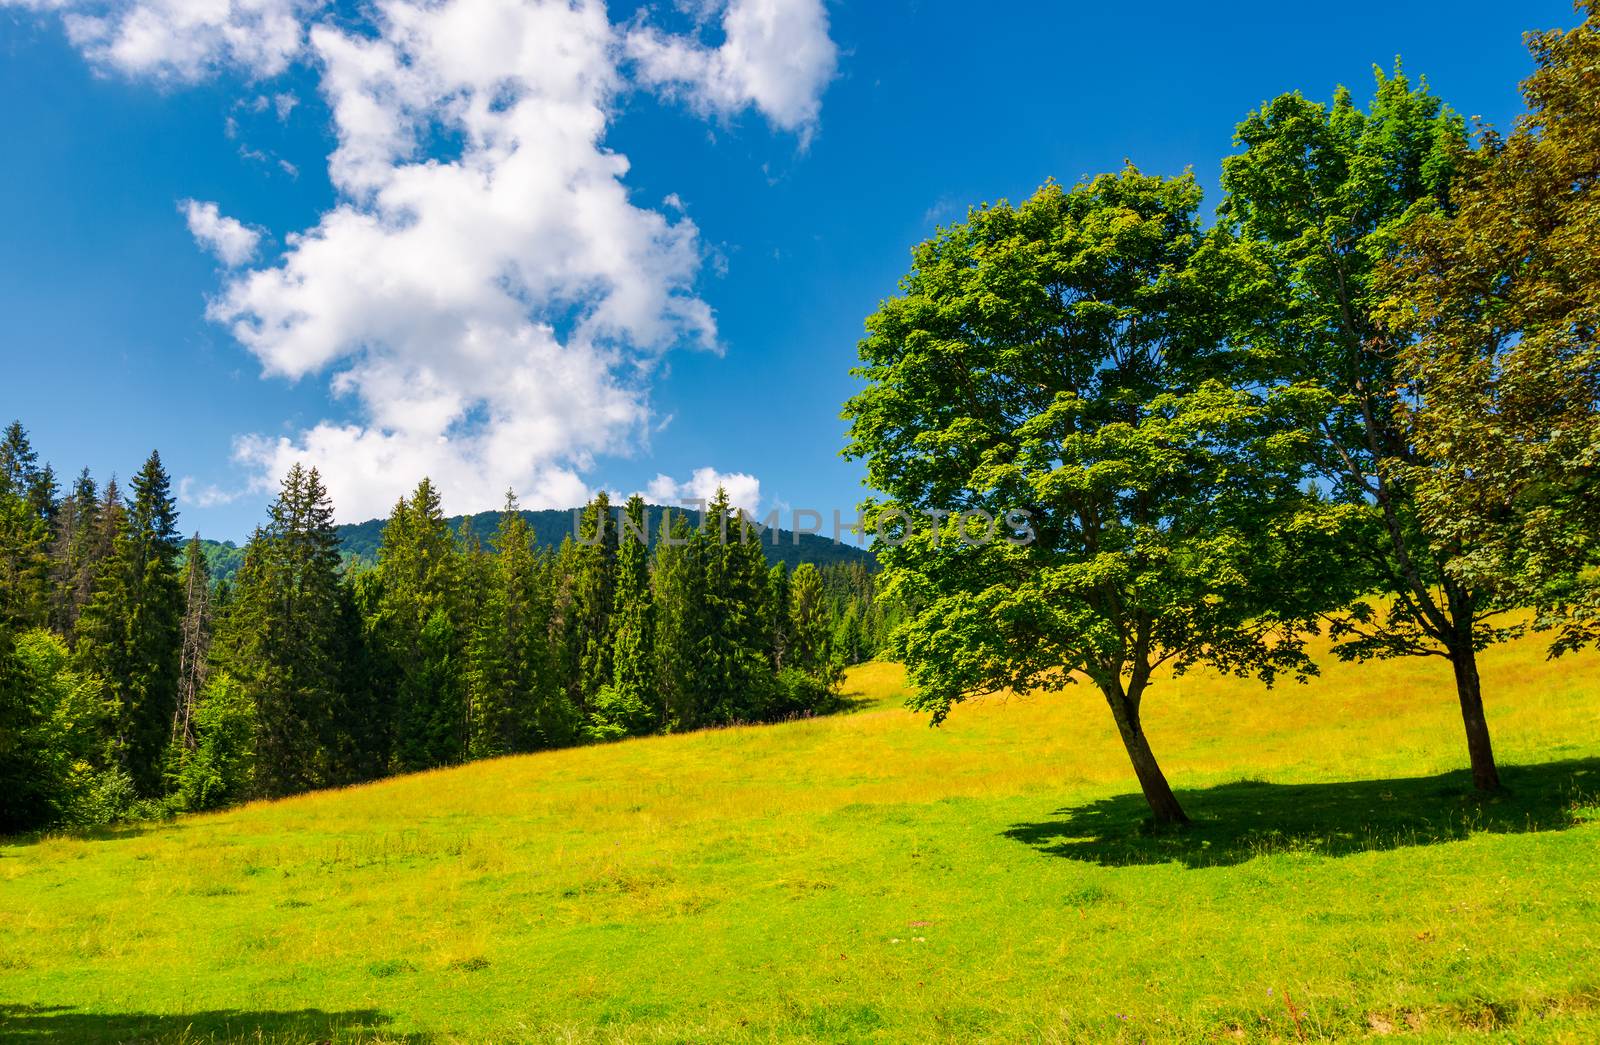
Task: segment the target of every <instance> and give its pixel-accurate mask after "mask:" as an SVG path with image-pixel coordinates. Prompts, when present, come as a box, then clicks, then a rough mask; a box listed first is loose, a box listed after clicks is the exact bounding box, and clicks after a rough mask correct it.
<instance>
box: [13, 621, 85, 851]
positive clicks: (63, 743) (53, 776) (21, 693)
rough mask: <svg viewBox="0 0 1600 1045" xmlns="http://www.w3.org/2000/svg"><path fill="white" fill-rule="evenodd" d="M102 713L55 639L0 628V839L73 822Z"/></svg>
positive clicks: (41, 632) (37, 632) (45, 634)
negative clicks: (8, 835)
mask: <svg viewBox="0 0 1600 1045" xmlns="http://www.w3.org/2000/svg"><path fill="white" fill-rule="evenodd" d="M106 711H107V708H106V704H105V697H104V683H103V682H102V681H101V680H100V679H98V678H96V677H95V676H92V675H85V674H83V673H81V672H79V671H76V670H75V669H74V668H73V667H72V666H71V660H70V657H69V654H68V651H67V646H66V643H64V642H63V641H62V640H61V638H60V637H58V636H56V635H52V634H51V633H49V632H47V631H44V630H42V629H36V630H33V631H28V632H24V633H23V634H22V635H20V636H13V634H12V633H11V631H10V630H9V629H7V628H6V627H5V626H4V625H0V834H11V833H14V832H18V831H29V830H35V829H38V828H43V827H50V826H53V825H56V824H60V823H65V822H72V821H74V820H75V819H77V817H76V813H77V807H78V806H79V805H80V804H81V800H82V796H83V793H84V792H85V790H86V789H87V787H88V785H89V784H90V782H91V781H92V779H93V774H92V767H91V764H90V762H91V759H93V758H94V749H95V746H96V744H97V743H98V741H99V737H100V732H101V729H102V727H103V724H104V719H105V716H106Z"/></svg>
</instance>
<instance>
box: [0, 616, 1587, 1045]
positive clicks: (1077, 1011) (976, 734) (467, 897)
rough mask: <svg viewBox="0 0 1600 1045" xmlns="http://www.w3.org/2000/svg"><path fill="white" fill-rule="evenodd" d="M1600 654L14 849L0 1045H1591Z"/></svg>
mask: <svg viewBox="0 0 1600 1045" xmlns="http://www.w3.org/2000/svg"><path fill="white" fill-rule="evenodd" d="M1597 668H1600V658H1597V657H1594V656H1584V657H1574V658H1568V659H1566V660H1564V661H1557V662H1554V663H1551V662H1547V661H1546V660H1545V659H1544V657H1543V652H1542V647H1541V646H1540V645H1539V644H1538V643H1536V642H1531V641H1530V642H1523V643H1520V644H1517V645H1514V646H1510V647H1502V648H1499V649H1496V650H1491V651H1490V652H1489V653H1487V654H1486V655H1485V657H1484V689H1485V694H1486V696H1487V699H1488V701H1489V711H1490V716H1491V727H1492V728H1493V729H1494V731H1495V739H1496V741H1497V745H1498V754H1499V756H1500V759H1501V763H1502V766H1503V771H1504V775H1505V778H1506V781H1507V784H1508V786H1509V788H1510V789H1511V792H1510V794H1508V795H1506V796H1503V797H1500V798H1498V799H1495V800H1493V801H1490V802H1486V803H1484V802H1480V801H1479V800H1477V799H1476V798H1474V797H1472V796H1471V794H1470V781H1469V780H1468V778H1467V776H1466V774H1465V772H1464V770H1463V769H1462V768H1461V767H1462V766H1463V765H1464V764H1465V757H1466V755H1465V750H1464V746H1463V743H1462V739H1461V725H1460V721H1459V718H1458V716H1457V711H1456V707H1455V700H1454V695H1453V689H1452V687H1451V684H1450V678H1449V667H1448V665H1447V664H1446V663H1445V662H1444V661H1442V660H1440V661H1436V662H1410V661H1408V662H1403V663H1387V664H1376V665H1367V666H1346V665H1339V664H1327V665H1325V666H1324V671H1325V674H1324V676H1323V677H1322V678H1320V679H1317V680H1313V682H1312V683H1311V684H1309V685H1307V686H1303V687H1302V686H1297V685H1293V684H1289V685H1284V686H1281V687H1279V688H1277V689H1275V690H1272V691H1266V690H1262V689H1261V688H1259V687H1258V686H1256V685H1254V684H1250V683H1245V682H1239V681H1235V680H1227V679H1219V678H1215V677H1204V676H1189V677H1185V678H1182V679H1176V680H1172V679H1166V680H1162V681H1161V682H1160V683H1159V685H1158V686H1157V687H1156V688H1155V689H1153V690H1152V692H1151V693H1150V695H1149V697H1148V700H1147V705H1146V706H1147V712H1146V714H1147V725H1148V729H1149V732H1150V735H1151V737H1152V741H1153V743H1154V744H1155V745H1156V750H1157V754H1158V755H1159V756H1160V757H1161V758H1162V760H1163V763H1164V766H1165V768H1166V770H1167V772H1168V775H1169V776H1170V777H1171V779H1172V781H1173V784H1174V786H1175V787H1177V788H1178V789H1179V797H1180V798H1181V799H1182V801H1183V802H1184V803H1185V805H1186V807H1187V809H1188V811H1189V813H1190V815H1191V816H1193V817H1195V818H1196V820H1197V821H1198V823H1197V824H1196V826H1195V827H1194V828H1192V829H1190V830H1188V831H1184V832H1180V833H1173V834H1156V835H1151V834H1147V833H1145V832H1143V831H1142V830H1141V822H1142V820H1143V818H1144V816H1145V812H1146V810H1145V808H1144V805H1143V802H1142V800H1141V799H1140V798H1139V796H1138V794H1137V788H1136V786H1135V785H1134V782H1133V779H1132V774H1131V771H1130V769H1129V768H1128V765H1127V763H1126V759H1125V756H1124V754H1123V752H1122V750H1121V747H1120V745H1119V743H1118V742H1117V740H1116V737H1115V734H1114V731H1113V728H1112V726H1111V722H1110V718H1109V715H1108V713H1107V712H1106V710H1105V708H1104V706H1103V704H1102V703H1101V702H1100V699H1099V697H1098V696H1097V694H1096V693H1095V692H1094V691H1093V690H1092V689H1090V688H1088V687H1074V688H1073V689H1071V690H1069V691H1067V692H1065V693H1062V694H1056V695H1049V696H1038V697H1009V698H1000V697H995V698H990V699H988V700H985V701H982V702H979V703H977V704H972V705H967V706H963V707H961V708H958V709H957V710H956V711H955V712H954V713H953V714H952V716H951V718H950V720H949V722H948V723H947V724H946V725H945V726H944V727H943V728H941V729H938V730H933V729H929V728H928V726H927V722H926V719H925V718H921V717H918V716H914V715H912V714H910V713H908V712H906V711H904V710H902V709H900V707H899V706H898V705H899V701H900V699H901V698H902V696H903V693H902V690H903V686H904V679H903V676H902V674H901V672H900V670H899V669H898V668H897V667H895V666H892V665H884V664H873V665H867V666H864V667H861V668H859V669H857V670H855V671H854V672H852V673H851V675H850V676H849V679H848V685H847V688H848V689H849V690H850V691H851V693H852V694H853V698H854V700H855V701H856V706H855V708H854V709H853V710H852V711H851V712H849V713H846V714H841V715H837V716H833V717H829V718H821V719H812V720H807V721H799V722H794V723H789V724H784V725H778V726H767V727H754V728H748V729H730V730H722V731H714V732H705V733H697V734H691V735H683V736H670V737H660V738H651V739H642V740H631V741H626V742H623V743H619V744H614V745H609V746H604V747H590V748H580V749H574V750H566V751H556V752H550V753H546V754H539V755H532V756H524V757H515V758H507V759H502V760H498V761H492V762H483V763H477V764H473V765H469V766H466V767H463V768H459V769H451V770H444V771H438V772H432V773H425V774H420V775H415V776H409V777H403V778H398V779H392V780H387V781H383V782H380V783H375V784H371V785H368V786H364V787H359V788H354V789H350V790H345V791H337V792H322V793H316V794H310V795H305V796H302V797H298V798H294V799H289V800H285V801H280V802H273V803H257V804H253V805H248V806H244V807H241V808H237V809H234V810H230V811H228V812H225V813H221V814H215V815H206V816H194V817H187V818H183V819H180V820H178V821H177V822H175V823H171V824H167V825H158V826H148V827H141V828H136V829H128V830H125V831H116V832H108V833H104V834H101V835H96V836H92V837H70V836H55V837H48V838H43V839H39V840H13V841H10V842H8V843H4V844H0V1040H4V1041H20V1042H97V1041H122V1040H156V1041H172V1042H197V1041H211V1040H236V1039H237V1040H245V1041H267V1042H277V1041H282V1042H290V1041H293V1042H300V1041H318V1040H326V1039H331V1040H334V1041H371V1042H413V1041H417V1042H421V1041H445V1042H453V1041H460V1042H496V1041H555V1042H677V1041H684V1042H720V1041H735V1042H744V1041H785V1042H788V1041H799V1042H838V1041H894V1042H900V1041H919V1042H920V1041H951V1042H970V1041H1044V1042H1076V1041H1117V1042H1122V1041H1126V1042H1144V1041H1149V1042H1168V1041H1196V1042H1199V1041H1206V1042H1210V1041H1285V1042H1293V1041H1330V1040H1349V1039H1362V1038H1366V1037H1369V1036H1371V1037H1381V1036H1389V1035H1394V1036H1398V1037H1402V1038H1403V1039H1404V1040H1410V1041H1429V1042H1444V1041H1503V1042H1525V1041H1562V1042H1591V1041H1595V1040H1600V804H1597V800H1596V797H1595V796H1596V795H1597V794H1600V728H1597V727H1600V672H1597V670H1596V669H1597Z"/></svg>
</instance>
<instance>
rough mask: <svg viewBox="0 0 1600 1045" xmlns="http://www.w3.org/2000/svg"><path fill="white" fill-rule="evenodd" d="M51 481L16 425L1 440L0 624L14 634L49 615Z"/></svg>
mask: <svg viewBox="0 0 1600 1045" xmlns="http://www.w3.org/2000/svg"><path fill="white" fill-rule="evenodd" d="M54 489H55V480H54V477H53V476H52V475H51V473H50V471H49V469H48V468H45V469H41V468H40V467H39V463H38V455H37V454H36V453H35V452H34V450H33V447H32V446H31V445H30V444H29V442H28V435H27V432H26V431H24V430H23V427H22V425H21V423H20V422H16V421H13V422H12V423H11V424H10V425H9V426H7V428H6V430H5V434H4V436H3V437H0V624H9V625H10V626H11V627H13V628H15V629H16V630H18V631H22V630H25V629H27V628H32V627H36V626H39V625H41V624H44V623H45V622H46V621H47V619H48V617H49V612H50V598H49V596H50V561H49V558H48V555H47V552H48V546H49V541H50V519H51V516H52V515H53V513H54V502H53V495H54Z"/></svg>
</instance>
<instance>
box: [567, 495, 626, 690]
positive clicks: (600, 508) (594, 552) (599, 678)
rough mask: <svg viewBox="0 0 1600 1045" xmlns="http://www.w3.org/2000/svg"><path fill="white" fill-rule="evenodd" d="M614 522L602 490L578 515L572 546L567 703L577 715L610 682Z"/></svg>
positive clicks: (614, 584) (615, 556)
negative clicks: (571, 672)
mask: <svg viewBox="0 0 1600 1045" xmlns="http://www.w3.org/2000/svg"><path fill="white" fill-rule="evenodd" d="M617 548H618V541H617V521H616V519H615V518H614V517H613V516H612V511H611V498H610V497H609V496H608V495H607V494H606V492H605V491H604V490H602V491H600V493H599V494H597V495H596V496H595V499H594V500H592V501H590V502H589V504H588V506H587V507H586V508H585V509H584V511H583V518H582V520H581V523H580V526H579V528H578V539H577V541H576V542H575V543H574V544H573V545H572V546H571V551H570V555H571V569H572V574H571V576H572V582H571V589H570V590H571V603H570V607H569V611H568V614H567V617H566V626H567V627H566V643H567V645H568V650H569V652H568V656H569V657H571V658H573V666H574V670H575V674H574V675H573V676H572V677H571V680H570V682H571V689H570V692H571V695H572V703H573V705H574V706H575V707H576V708H577V709H578V711H579V713H580V714H583V715H587V714H589V713H590V712H591V711H593V710H594V706H595V701H596V699H597V698H598V695H599V693H600V690H601V689H603V688H604V687H606V686H608V685H610V684H611V681H612V677H613V667H612V658H611V640H612V628H613V621H612V619H611V618H612V613H613V610H614V607H615V602H616V576H615V574H616V569H617Z"/></svg>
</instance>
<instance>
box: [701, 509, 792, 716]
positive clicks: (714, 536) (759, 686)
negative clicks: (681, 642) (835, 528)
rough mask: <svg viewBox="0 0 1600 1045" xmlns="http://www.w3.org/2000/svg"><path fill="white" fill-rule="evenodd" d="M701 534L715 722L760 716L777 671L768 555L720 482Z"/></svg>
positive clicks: (707, 677)
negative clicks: (768, 616) (772, 656)
mask: <svg viewBox="0 0 1600 1045" xmlns="http://www.w3.org/2000/svg"><path fill="white" fill-rule="evenodd" d="M696 540H698V541H700V542H702V545H703V547H704V551H703V552H702V562H703V564H704V568H705V586H704V588H703V590H702V593H701V595H702V598H703V600H704V609H703V613H704V618H703V619H704V621H705V623H706V630H705V631H704V633H703V634H702V641H701V643H700V659H699V668H700V674H701V677H702V680H703V684H702V692H703V693H704V694H705V696H706V697H707V698H708V699H709V701H710V702H709V704H706V705H705V706H706V707H708V708H709V709H710V718H711V720H712V721H713V722H717V723H729V722H753V721H759V720H760V719H761V718H762V716H763V715H764V714H765V712H766V705H767V699H768V697H769V695H770V692H771V689H772V677H773V672H772V668H771V665H770V663H769V660H768V652H767V651H768V648H769V641H768V636H767V632H766V629H765V627H764V621H765V613H764V610H765V603H766V597H767V592H766V581H767V566H766V557H765V556H764V555H763V554H762V551H761V543H760V541H759V539H758V538H757V537H756V536H755V534H754V533H753V532H752V531H751V530H750V528H748V527H747V526H746V524H745V519H744V516H743V515H742V514H741V513H739V512H737V511H735V510H734V509H733V508H732V507H731V506H730V505H729V503H728V495H727V491H725V490H723V489H721V488H718V490H717V494H716V496H715V497H714V498H712V501H711V503H710V504H709V505H708V506H707V508H706V517H705V520H704V524H703V525H702V526H701V529H700V532H699V534H697V535H696Z"/></svg>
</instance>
